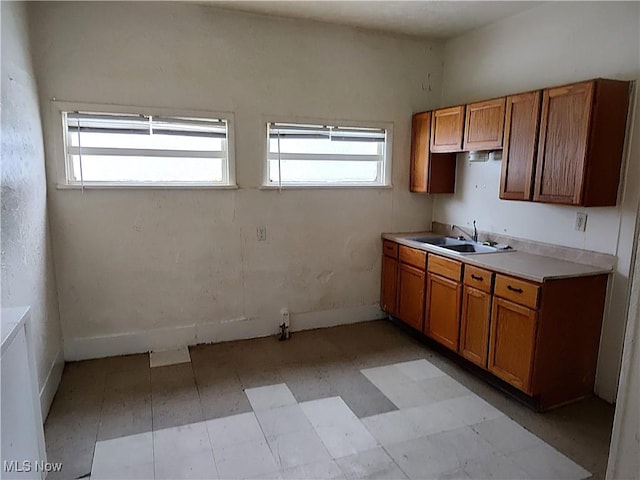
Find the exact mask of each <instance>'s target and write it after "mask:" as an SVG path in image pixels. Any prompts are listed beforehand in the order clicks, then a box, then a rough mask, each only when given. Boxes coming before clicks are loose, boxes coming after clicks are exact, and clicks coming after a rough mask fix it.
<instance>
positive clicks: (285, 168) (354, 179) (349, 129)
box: [265, 123, 391, 187]
mask: <svg viewBox="0 0 640 480" xmlns="http://www.w3.org/2000/svg"><path fill="white" fill-rule="evenodd" d="M390 130H391V128H390V127H389V128H370V127H360V126H357V127H354V126H337V125H336V126H330V125H311V124H299V123H295V124H294V123H267V143H268V150H267V166H266V178H265V185H267V186H280V187H282V186H285V187H286V186H382V185H388V180H389V177H390V175H389V171H388V170H389V166H390V159H389V158H390V155H389V152H390V146H391V141H390Z"/></svg>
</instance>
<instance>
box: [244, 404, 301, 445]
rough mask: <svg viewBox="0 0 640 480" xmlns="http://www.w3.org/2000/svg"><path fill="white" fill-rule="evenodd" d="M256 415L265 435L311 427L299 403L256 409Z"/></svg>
mask: <svg viewBox="0 0 640 480" xmlns="http://www.w3.org/2000/svg"><path fill="white" fill-rule="evenodd" d="M256 417H257V418H258V422H259V423H260V426H261V427H262V431H263V432H264V434H265V435H266V436H267V437H275V436H277V435H282V434H283V433H291V432H299V431H302V430H312V429H313V427H312V426H311V422H309V419H308V418H307V416H306V415H305V414H304V412H303V411H302V408H301V407H300V405H287V406H286V407H279V408H271V409H269V410H258V411H257V412H256Z"/></svg>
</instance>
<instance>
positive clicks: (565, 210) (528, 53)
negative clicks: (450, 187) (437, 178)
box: [433, 2, 640, 401]
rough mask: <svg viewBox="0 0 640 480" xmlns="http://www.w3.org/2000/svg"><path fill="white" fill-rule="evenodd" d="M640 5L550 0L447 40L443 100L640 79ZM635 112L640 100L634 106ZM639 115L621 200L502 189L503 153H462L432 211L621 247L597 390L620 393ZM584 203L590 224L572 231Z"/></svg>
mask: <svg viewBox="0 0 640 480" xmlns="http://www.w3.org/2000/svg"><path fill="white" fill-rule="evenodd" d="M639 20H640V4H639V3H637V2H627V3H614V2H586V3H584V2H557V3H555V2H552V3H549V4H546V5H543V6H540V7H537V8H535V9H532V10H529V11H526V12H524V13H521V14H518V15H515V16H513V17H510V18H507V19H505V20H501V21H498V22H496V23H494V24H492V25H490V26H488V27H485V28H482V29H479V30H475V31H473V32H470V33H469V34H467V35H464V36H462V37H458V38H455V39H453V40H451V41H449V42H447V43H446V45H445V57H444V73H443V90H442V105H443V106H444V105H450V104H456V103H464V102H467V101H473V100H481V99H485V98H491V97H494V96H500V95H504V94H508V93H517V92H522V91H527V90H532V89H536V88H541V87H545V86H553V85H559V84H563V83H570V82H575V81H580V80H585V79H590V78H594V77H605V78H617V79H626V80H638V78H639V76H640V65H639V63H640V39H639V35H640V24H639ZM634 111H635V112H636V116H637V109H635V110H634ZM637 124H638V121H636V127H635V129H634V131H633V135H632V136H631V137H630V139H631V141H630V145H629V146H630V148H629V152H628V164H627V166H626V175H625V176H624V177H623V180H622V182H621V188H620V200H619V201H618V206H617V207H609V208H588V209H584V208H574V207H566V206H552V205H543V204H536V203H529V202H514V201H502V200H499V198H498V192H499V182H500V162H487V163H472V164H470V163H468V162H467V161H466V159H465V158H464V157H463V156H460V158H459V161H458V169H457V180H456V182H457V185H456V193H455V194H454V195H446V196H445V195H443V196H438V198H437V199H436V200H435V201H434V211H433V218H434V220H437V221H440V222H446V223H456V224H459V225H467V224H469V223H471V221H472V220H474V219H475V220H477V222H478V228H479V229H481V230H486V231H492V232H499V233H503V234H506V235H511V236H514V237H522V238H528V239H531V240H537V241H541V242H547V243H552V244H557V245H565V246H569V247H575V248H581V249H586V250H593V251H597V252H604V253H609V254H613V255H617V256H618V267H617V272H616V274H615V275H614V278H613V282H612V284H611V294H610V304H609V306H608V311H607V314H606V318H605V323H604V327H603V331H602V340H601V348H600V358H599V364H598V377H597V381H596V390H597V392H598V394H599V395H600V396H602V397H603V398H605V399H607V400H609V401H613V400H614V399H615V391H616V383H617V379H618V372H619V365H620V355H621V349H622V339H623V336H624V324H625V318H626V306H627V292H628V278H629V272H630V265H631V258H632V245H633V231H634V225H635V216H636V212H637V205H638V196H639V188H640V185H639V184H638V181H637V180H638V178H640V145H639V142H640V138H639V137H640V134H639V133H638V126H637ZM578 211H585V212H586V213H587V214H588V220H587V230H586V232H584V233H582V232H576V231H575V230H574V223H575V215H576V212H578Z"/></svg>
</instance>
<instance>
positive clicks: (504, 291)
mask: <svg viewBox="0 0 640 480" xmlns="http://www.w3.org/2000/svg"><path fill="white" fill-rule="evenodd" d="M539 290H540V288H539V286H538V285H537V284H535V283H531V282H527V281H525V280H520V279H518V278H513V277H508V276H506V275H496V288H495V294H496V296H498V297H502V298H506V299H507V300H511V301H512V302H515V303H518V304H520V305H524V306H525V307H529V308H537V306H538V292H539Z"/></svg>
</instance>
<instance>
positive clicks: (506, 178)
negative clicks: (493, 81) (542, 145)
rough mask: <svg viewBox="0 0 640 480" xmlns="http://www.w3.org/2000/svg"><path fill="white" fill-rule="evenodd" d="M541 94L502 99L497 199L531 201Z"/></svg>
mask: <svg viewBox="0 0 640 480" xmlns="http://www.w3.org/2000/svg"><path fill="white" fill-rule="evenodd" d="M541 98H542V92H541V91H540V90H538V91H535V92H527V93H521V94H519V95H511V96H509V97H507V100H506V114H505V122H504V148H503V150H502V175H501V177H500V198H502V199H505V200H531V197H532V195H533V175H534V171H535V160H536V151H537V145H538V142H537V140H538V127H539V124H540V99H541Z"/></svg>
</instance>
